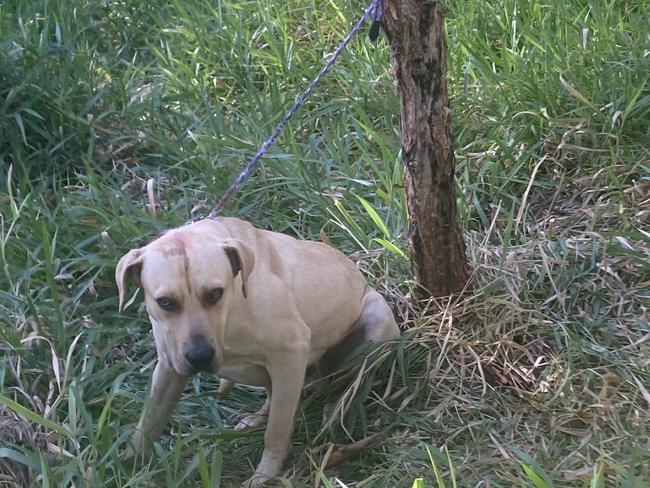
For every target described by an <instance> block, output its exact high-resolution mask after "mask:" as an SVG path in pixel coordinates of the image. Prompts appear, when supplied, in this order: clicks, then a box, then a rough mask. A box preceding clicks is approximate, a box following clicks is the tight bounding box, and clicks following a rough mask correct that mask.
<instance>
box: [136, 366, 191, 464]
mask: <svg viewBox="0 0 650 488" xmlns="http://www.w3.org/2000/svg"><path fill="white" fill-rule="evenodd" d="M187 378H188V377H187V376H183V375H180V374H178V373H177V372H176V371H174V370H173V369H172V368H171V367H170V366H169V364H168V363H167V361H166V360H164V359H163V360H161V359H159V360H158V363H157V364H156V368H155V369H154V371H153V379H152V382H151V395H150V398H149V401H148V405H147V406H145V410H144V412H143V413H142V417H141V418H140V422H139V423H138V427H137V428H136V431H135V432H134V433H133V436H132V437H131V446H129V449H128V450H127V454H126V455H127V457H128V456H129V455H132V453H133V450H134V449H135V450H142V449H143V448H145V447H147V445H149V444H150V443H151V442H154V441H157V440H158V439H159V438H160V434H161V433H162V430H163V428H164V427H165V424H166V423H167V421H168V420H169V417H170V416H171V413H172V410H174V407H175V406H176V403H178V400H179V398H180V397H181V394H182V393H183V390H184V388H185V384H186V383H187Z"/></svg>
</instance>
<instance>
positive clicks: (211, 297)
mask: <svg viewBox="0 0 650 488" xmlns="http://www.w3.org/2000/svg"><path fill="white" fill-rule="evenodd" d="M222 296H223V288H215V289H214V290H210V291H209V292H208V293H207V294H206V295H205V301H206V302H207V303H208V305H215V304H216V303H217V302H218V301H219V300H221V297H222Z"/></svg>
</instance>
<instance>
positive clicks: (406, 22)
mask: <svg viewBox="0 0 650 488" xmlns="http://www.w3.org/2000/svg"><path fill="white" fill-rule="evenodd" d="M442 8H443V5H442V4H441V3H440V2H438V1H432V0H386V10H385V16H384V24H383V26H384V31H385V33H386V37H387V38H388V42H389V44H390V49H391V62H392V65H393V70H394V76H395V80H396V82H397V91H398V93H399V96H400V101H401V132H402V154H403V159H404V183H405V186H406V201H407V206H408V214H409V241H410V244H411V268H412V272H413V276H414V278H415V282H416V284H417V285H418V287H417V292H416V293H417V295H418V296H417V298H428V297H430V296H434V297H439V296H444V295H449V294H452V293H456V292H459V291H461V290H462V289H463V287H464V286H465V284H466V283H467V279H468V269H467V261H466V257H465V244H464V241H463V234H462V230H461V227H460V222H459V220H458V212H457V209H456V196H455V185H454V151H453V145H452V139H451V128H450V125H449V122H450V120H449V119H450V109H449V97H448V94H447V43H446V40H445V36H444V24H443V19H442V11H441V10H442Z"/></svg>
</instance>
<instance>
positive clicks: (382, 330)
mask: <svg viewBox="0 0 650 488" xmlns="http://www.w3.org/2000/svg"><path fill="white" fill-rule="evenodd" d="M356 326H357V327H360V328H361V329H363V331H364V332H365V340H367V341H373V342H384V341H390V340H391V339H397V338H398V337H399V327H398V326H397V322H395V316H394V315H393V311H392V310H391V309H390V307H389V306H388V303H386V300H385V299H384V297H382V296H381V295H380V294H379V293H378V292H377V291H375V290H373V289H370V290H369V291H368V292H367V293H366V294H365V295H364V297H363V310H362V311H361V316H360V317H359V318H358V319H357V323H356Z"/></svg>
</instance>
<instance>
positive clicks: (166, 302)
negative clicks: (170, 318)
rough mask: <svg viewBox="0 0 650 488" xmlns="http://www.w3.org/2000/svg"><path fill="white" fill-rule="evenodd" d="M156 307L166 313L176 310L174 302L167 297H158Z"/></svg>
mask: <svg viewBox="0 0 650 488" xmlns="http://www.w3.org/2000/svg"><path fill="white" fill-rule="evenodd" d="M156 302H158V306H159V307H160V308H162V309H163V310H165V311H167V312H171V311H173V310H174V309H175V308H176V302H175V301H174V300H172V299H171V298H169V297H160V298H158V299H157V300H156Z"/></svg>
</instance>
